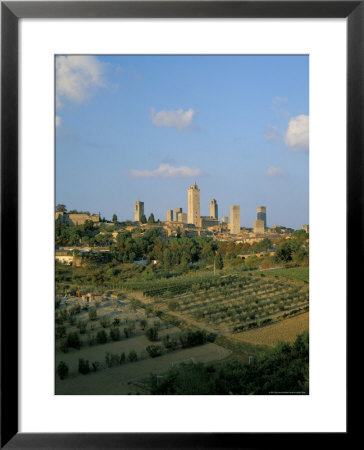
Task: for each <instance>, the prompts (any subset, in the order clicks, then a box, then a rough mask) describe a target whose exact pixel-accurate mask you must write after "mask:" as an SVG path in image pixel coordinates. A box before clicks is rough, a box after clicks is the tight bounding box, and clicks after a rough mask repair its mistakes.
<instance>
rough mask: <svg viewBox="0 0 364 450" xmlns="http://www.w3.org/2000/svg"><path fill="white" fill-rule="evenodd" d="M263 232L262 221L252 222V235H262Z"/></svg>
mask: <svg viewBox="0 0 364 450" xmlns="http://www.w3.org/2000/svg"><path fill="white" fill-rule="evenodd" d="M264 232H265V226H264V220H261V219H257V220H256V221H255V222H254V233H255V234H264Z"/></svg>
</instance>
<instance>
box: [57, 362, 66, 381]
mask: <svg viewBox="0 0 364 450" xmlns="http://www.w3.org/2000/svg"><path fill="white" fill-rule="evenodd" d="M57 375H58V376H59V378H60V379H61V380H64V379H65V378H66V376H67V375H68V366H67V364H66V363H65V362H64V361H61V362H60V363H59V364H58V366H57Z"/></svg>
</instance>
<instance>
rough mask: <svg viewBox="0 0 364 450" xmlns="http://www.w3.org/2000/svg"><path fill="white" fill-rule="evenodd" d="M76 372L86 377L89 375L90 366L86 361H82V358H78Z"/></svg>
mask: <svg viewBox="0 0 364 450" xmlns="http://www.w3.org/2000/svg"><path fill="white" fill-rule="evenodd" d="M78 371H79V372H80V373H82V375H87V374H88V373H90V364H89V362H88V359H86V360H84V359H83V358H80V359H79V360H78Z"/></svg>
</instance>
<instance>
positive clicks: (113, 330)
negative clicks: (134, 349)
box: [110, 327, 120, 341]
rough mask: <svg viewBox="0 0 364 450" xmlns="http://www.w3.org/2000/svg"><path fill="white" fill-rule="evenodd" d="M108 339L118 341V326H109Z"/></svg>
mask: <svg viewBox="0 0 364 450" xmlns="http://www.w3.org/2000/svg"><path fill="white" fill-rule="evenodd" d="M110 339H111V340H113V341H120V330H119V328H117V327H115V328H111V329H110Z"/></svg>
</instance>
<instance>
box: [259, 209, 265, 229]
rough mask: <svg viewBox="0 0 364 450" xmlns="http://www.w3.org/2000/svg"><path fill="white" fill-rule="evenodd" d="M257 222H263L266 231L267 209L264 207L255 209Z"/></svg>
mask: <svg viewBox="0 0 364 450" xmlns="http://www.w3.org/2000/svg"><path fill="white" fill-rule="evenodd" d="M257 220H263V222H264V229H265V230H266V229H267V208H266V207H265V206H258V208H257Z"/></svg>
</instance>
